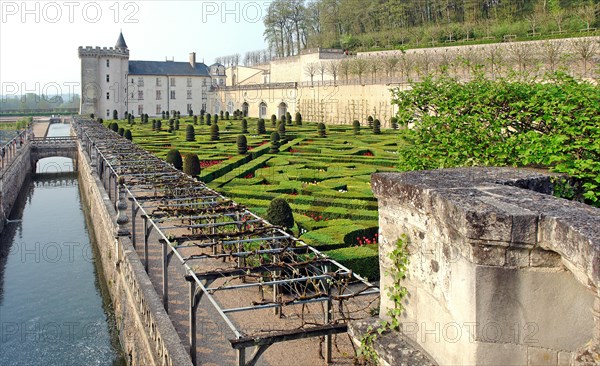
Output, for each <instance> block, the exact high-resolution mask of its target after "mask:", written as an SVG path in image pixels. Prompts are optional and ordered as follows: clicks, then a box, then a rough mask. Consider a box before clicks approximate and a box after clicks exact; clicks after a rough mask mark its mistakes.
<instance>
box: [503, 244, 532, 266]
mask: <svg viewBox="0 0 600 366" xmlns="http://www.w3.org/2000/svg"><path fill="white" fill-rule="evenodd" d="M506 265H507V266H509V267H517V268H524V267H529V250H527V249H513V248H508V249H507V250H506Z"/></svg>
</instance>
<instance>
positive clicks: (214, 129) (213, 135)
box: [210, 114, 219, 141]
mask: <svg viewBox="0 0 600 366" xmlns="http://www.w3.org/2000/svg"><path fill="white" fill-rule="evenodd" d="M215 116H216V114H215ZM210 140H211V141H218V140H219V125H218V124H216V123H213V124H212V125H211V126H210Z"/></svg>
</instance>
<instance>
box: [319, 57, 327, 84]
mask: <svg viewBox="0 0 600 366" xmlns="http://www.w3.org/2000/svg"><path fill="white" fill-rule="evenodd" d="M317 71H318V72H319V74H321V83H323V82H324V81H325V73H326V72H327V65H326V64H325V62H319V63H318V64H317Z"/></svg>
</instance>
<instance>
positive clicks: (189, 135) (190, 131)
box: [185, 125, 196, 141]
mask: <svg viewBox="0 0 600 366" xmlns="http://www.w3.org/2000/svg"><path fill="white" fill-rule="evenodd" d="M185 141H196V131H195V130H194V126H193V125H187V127H186V128H185Z"/></svg>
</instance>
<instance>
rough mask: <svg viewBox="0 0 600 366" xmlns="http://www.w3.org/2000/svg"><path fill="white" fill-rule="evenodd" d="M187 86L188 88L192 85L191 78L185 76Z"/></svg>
mask: <svg viewBox="0 0 600 366" xmlns="http://www.w3.org/2000/svg"><path fill="white" fill-rule="evenodd" d="M187 87H188V88H191V87H192V78H187Z"/></svg>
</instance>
